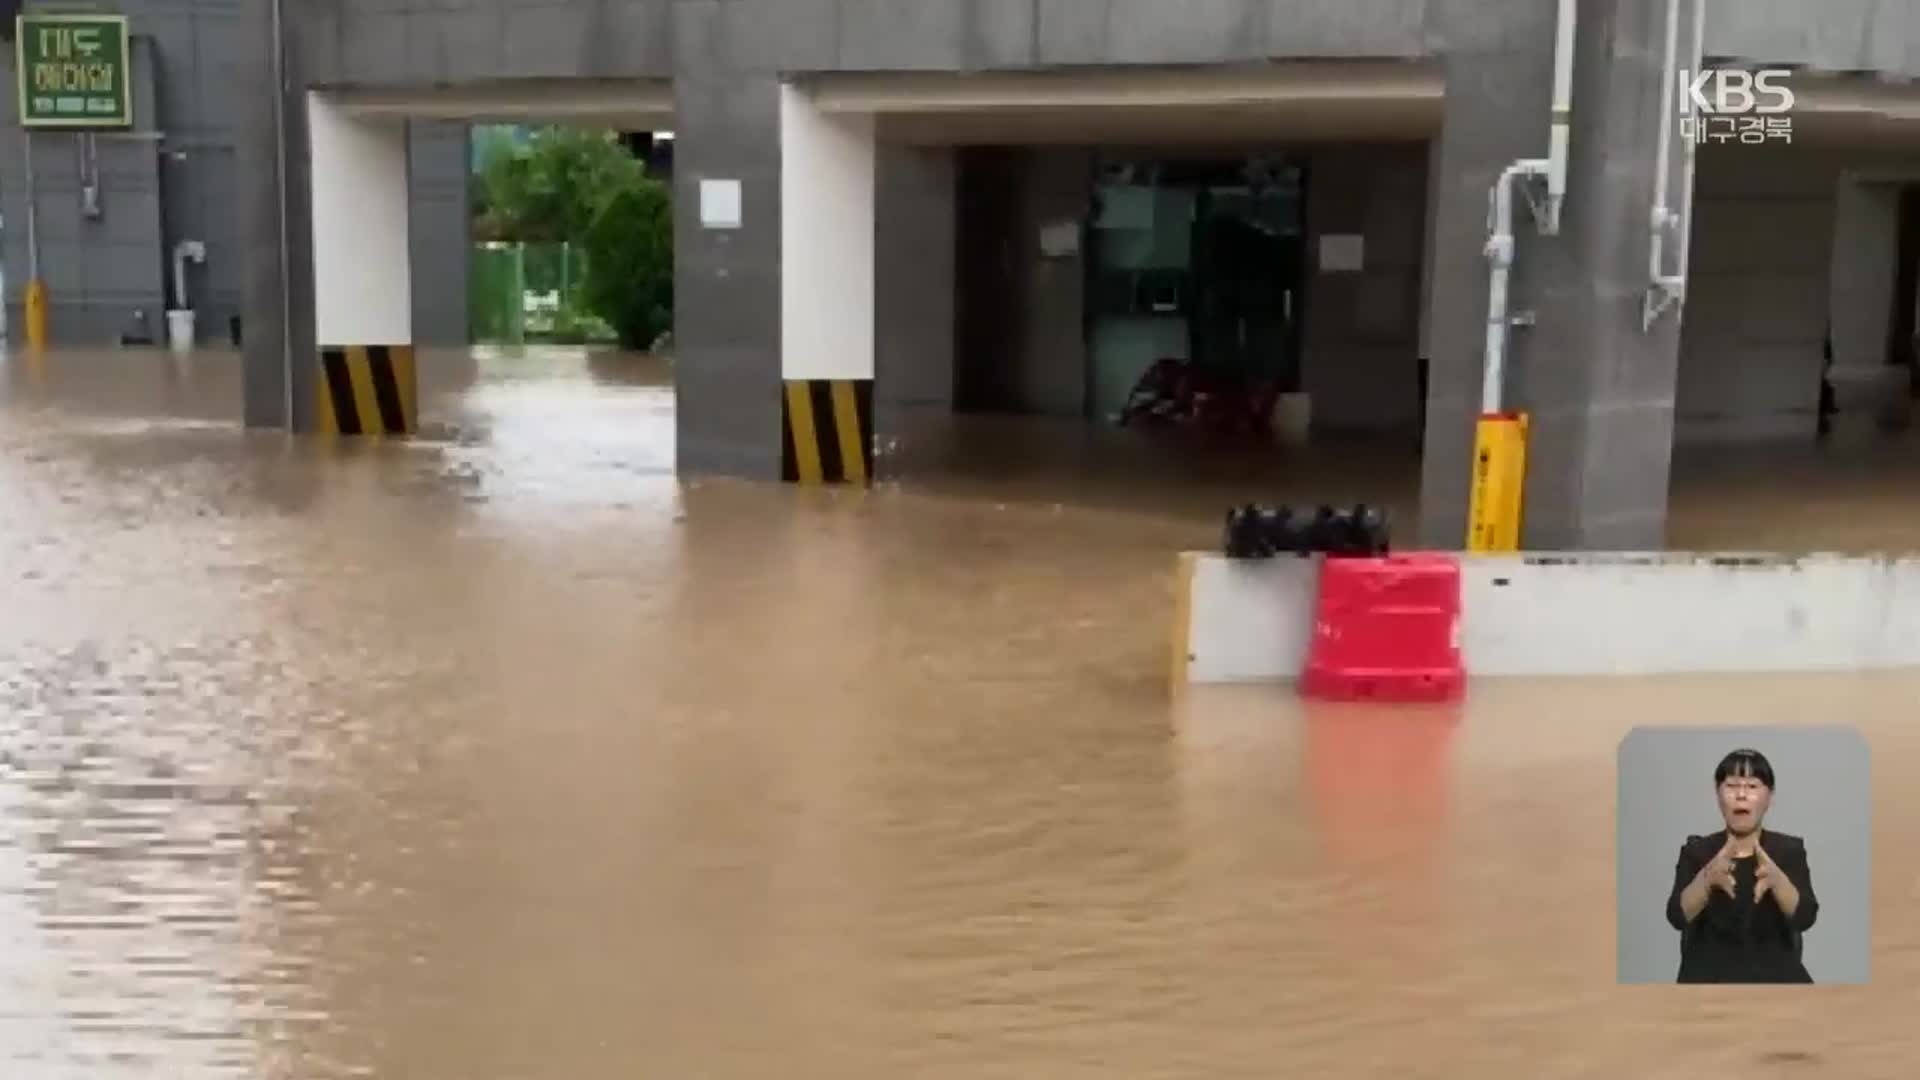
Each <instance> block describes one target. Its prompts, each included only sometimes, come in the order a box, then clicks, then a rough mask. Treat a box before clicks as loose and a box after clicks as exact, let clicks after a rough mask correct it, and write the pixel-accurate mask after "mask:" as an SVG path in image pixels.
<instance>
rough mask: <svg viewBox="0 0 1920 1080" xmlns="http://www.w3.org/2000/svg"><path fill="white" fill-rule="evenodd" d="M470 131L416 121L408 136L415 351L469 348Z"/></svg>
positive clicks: (438, 123) (451, 125)
mask: <svg viewBox="0 0 1920 1080" xmlns="http://www.w3.org/2000/svg"><path fill="white" fill-rule="evenodd" d="M467 131H468V129H467V125H465V124H460V123H442V122H432V121H418V120H416V121H413V122H412V123H410V124H409V125H408V130H407V171H408V177H407V182H408V185H409V186H410V188H411V189H412V200H411V204H410V206H409V216H408V219H407V225H408V229H409V231H410V232H411V234H412V235H411V236H409V237H408V241H409V244H408V246H409V248H410V250H411V254H412V259H411V262H412V264H413V280H412V282H411V284H412V286H413V340H414V344H416V345H437V346H449V345H465V344H466V343H467V330H468V327H467V273H468V260H469V254H468V253H469V251H471V249H472V246H473V224H472V212H471V210H470V203H469V196H468V191H467V186H468V182H469V179H470V177H471V175H472V169H471V160H472V159H471V156H470V154H469V152H468V135H467Z"/></svg>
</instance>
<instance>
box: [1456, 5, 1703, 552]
mask: <svg viewBox="0 0 1920 1080" xmlns="http://www.w3.org/2000/svg"><path fill="white" fill-rule="evenodd" d="M1534 7H1535V5H1523V6H1521V7H1515V8H1509V9H1506V10H1505V15H1506V16H1507V17H1509V18H1510V19H1511V20H1512V23H1511V25H1510V26H1508V27H1507V28H1506V29H1505V32H1504V33H1502V34H1500V35H1496V36H1495V38H1494V40H1493V41H1491V42H1490V43H1489V46H1488V48H1486V49H1485V50H1484V51H1481V52H1478V53H1476V52H1469V51H1462V52H1455V53H1451V54H1450V55H1449V56H1448V58H1447V61H1448V87H1447V92H1448V101H1447V118H1446V123H1447V127H1446V130H1445V131H1444V132H1443V134H1442V137H1441V140H1440V142H1441V147H1440V168H1441V170H1442V172H1443V176H1442V178H1441V181H1440V184H1441V192H1440V199H1439V202H1440V204H1441V205H1440V214H1441V217H1440V220H1439V222H1438V224H1437V228H1436V256H1435V279H1434V287H1433V305H1432V309H1431V311H1430V313H1429V318H1430V325H1431V327H1432V340H1433V345H1434V350H1435V352H1434V357H1433V368H1432V372H1433V378H1432V384H1431V387H1430V391H1429V397H1428V427H1427V435H1426V460H1425V463H1424V471H1423V481H1422V493H1421V495H1422V497H1421V517H1422V529H1421V534H1422V535H1421V539H1422V541H1423V542H1425V543H1428V544H1433V545H1442V546H1447V547H1458V546H1460V545H1461V544H1462V543H1463V542H1464V539H1465V527H1466V506H1467V488H1468V472H1467V469H1468V461H1469V457H1470V454H1471V446H1472V432H1473V417H1474V414H1475V412H1476V411H1477V409H1478V405H1479V400H1478V399H1479V382H1480V372H1481V366H1482V357H1483V348H1484V347H1483V342H1484V336H1485V329H1484V320H1485V313H1486V303H1487V295H1486V293H1487V285H1486V279H1487V274H1486V270H1487V266H1486V261H1485V259H1484V257H1483V256H1482V255H1481V247H1482V245H1483V244H1484V242H1485V236H1486V228H1485V222H1486V200H1487V191H1488V187H1489V185H1490V184H1491V183H1492V181H1493V179H1494V175H1495V174H1496V173H1497V172H1498V170H1499V168H1500V167H1502V166H1504V165H1505V164H1506V162H1507V161H1510V160H1512V159H1514V158H1519V157H1541V156H1544V155H1545V152H1546V124H1547V109H1548V105H1549V95H1550V92H1551V85H1550V77H1551V65H1552V45H1551V36H1552V26H1553V15H1554V12H1553V5H1547V4H1541V5H1537V7H1538V9H1539V11H1538V13H1537V14H1536V13H1535V12H1534V11H1533V10H1532V9H1533V8H1534ZM1682 22H1683V27H1682V34H1683V38H1684V36H1685V33H1686V29H1687V25H1688V24H1689V23H1690V19H1683V20H1682ZM1665 31H1666V20H1665V3H1664V2H1663V0H1583V2H1582V3H1581V5H1580V23H1579V35H1578V45H1577V48H1576V52H1577V57H1576V63H1575V70H1574V102H1573V110H1574V129H1573V147H1572V160H1571V167H1570V176H1569V190H1568V199H1567V204H1566V209H1565V215H1564V218H1563V221H1562V231H1561V234H1560V235H1559V236H1557V237H1552V238H1543V237H1539V236H1537V235H1534V230H1533V226H1532V222H1531V219H1530V217H1528V216H1527V215H1526V214H1525V213H1524V212H1522V214H1521V216H1520V218H1519V220H1518V222H1517V225H1518V226H1519V228H1518V229H1517V230H1516V231H1517V232H1518V233H1519V234H1520V243H1519V245H1518V255H1517V265H1516V273H1515V283H1514V290H1513V309H1514V311H1515V312H1524V311H1532V312H1534V313H1535V314H1536V315H1537V318H1538V320H1539V321H1538V325H1537V326H1536V327H1534V328H1531V329H1516V330H1515V332H1514V335H1513V344H1512V347H1511V350H1510V360H1511V365H1510V370H1509V379H1508V385H1507V399H1508V402H1509V403H1510V406H1511V407H1516V408H1520V409H1524V410H1526V411H1527V412H1529V413H1530V414H1531V415H1532V418H1533V434H1532V440H1531V445H1530V447H1529V453H1528V475H1527V497H1526V519H1525V523H1524V535H1523V543H1524V545H1525V546H1526V547H1528V548H1530V549H1535V550H1564V549H1582V548H1593V549H1647V548H1659V547H1662V546H1664V543H1665V531H1666V510H1667V485H1668V475H1669V467H1670V463H1671V457H1672V444H1673V413H1674V387H1675V376H1676V372H1677V368H1678V362H1679V340H1680V335H1679V326H1680V319H1679V318H1678V316H1677V315H1676V313H1674V312H1672V311H1669V313H1668V314H1667V315H1666V316H1664V317H1663V318H1662V320H1661V321H1660V322H1659V323H1657V324H1656V325H1655V326H1654V327H1653V329H1652V330H1651V331H1643V330H1642V328H1641V309H1642V303H1643V299H1644V296H1645V291H1646V286H1647V284H1648V261H1647V249H1648V230H1647V222H1648V220H1649V215H1650V211H1651V206H1652V192H1653V187H1654V166H1655V160H1656V155H1657V151H1658V146H1657V143H1658V135H1659V124H1660V112H1661V110H1662V109H1677V103H1676V102H1668V101H1664V100H1663V99H1662V96H1661V65H1662V61H1663V58H1664V54H1665ZM1688 44H1689V43H1688V42H1686V41H1685V40H1682V41H1681V43H1680V50H1681V54H1682V55H1685V54H1686V50H1687V48H1688ZM1670 137H1671V138H1672V139H1673V142H1674V153H1673V155H1672V167H1673V172H1672V176H1673V178H1674V179H1673V182H1672V185H1671V188H1670V198H1671V200H1672V202H1673V203H1674V205H1676V206H1677V205H1678V203H1679V202H1680V200H1681V199H1682V198H1683V197H1684V190H1683V185H1682V183H1681V182H1680V179H1679V177H1680V171H1679V166H1680V160H1681V153H1680V150H1681V147H1682V144H1681V142H1680V138H1679V131H1678V124H1677V123H1676V124H1675V125H1674V127H1673V132H1672V135H1671V136H1670ZM1523 205H1524V204H1523ZM1668 250H1669V253H1670V254H1671V253H1672V252H1673V251H1674V248H1673V247H1672V246H1671V245H1670V246H1669V249H1668Z"/></svg>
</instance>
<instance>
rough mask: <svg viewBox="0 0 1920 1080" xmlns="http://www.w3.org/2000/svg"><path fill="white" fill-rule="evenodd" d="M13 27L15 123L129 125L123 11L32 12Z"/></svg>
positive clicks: (28, 125) (39, 125)
mask: <svg viewBox="0 0 1920 1080" xmlns="http://www.w3.org/2000/svg"><path fill="white" fill-rule="evenodd" d="M15 30H16V33H15V34H14V45H13V48H14V70H15V71H17V72H19V73H20V95H19V96H20V126H21V127H26V128H124V127H132V126H133V95H132V93H131V92H129V91H128V89H127V76H128V74H129V71H128V68H129V66H130V65H129V63H128V58H129V56H130V53H129V50H128V48H127V17H126V16H125V15H90V14H79V13H66V12H33V13H28V14H23V15H21V16H19V18H18V21H17V22H16V24H15Z"/></svg>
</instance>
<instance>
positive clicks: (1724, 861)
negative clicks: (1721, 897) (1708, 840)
mask: <svg viewBox="0 0 1920 1080" xmlns="http://www.w3.org/2000/svg"><path fill="white" fill-rule="evenodd" d="M1733 848H1734V843H1733V837H1731V836H1729V837H1727V842H1726V843H1724V844H1722V845H1720V852H1719V854H1717V855H1715V856H1714V857H1713V858H1712V859H1711V860H1709V861H1708V862H1707V865H1705V866H1703V867H1701V868H1700V879H1701V880H1702V881H1704V882H1706V885H1707V889H1708V890H1709V891H1711V890H1713V889H1719V890H1720V891H1721V892H1723V893H1726V894H1727V895H1728V896H1729V897H1731V896H1732V895H1733V894H1734V890H1735V888H1736V886H1735V885H1734V880H1733V854H1734V851H1733Z"/></svg>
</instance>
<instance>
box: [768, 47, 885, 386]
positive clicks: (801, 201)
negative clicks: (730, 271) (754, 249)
mask: <svg viewBox="0 0 1920 1080" xmlns="http://www.w3.org/2000/svg"><path fill="white" fill-rule="evenodd" d="M874 175H875V168H874V123H873V117H872V116H871V115H870V114H863V113H828V112H824V111H822V110H821V109H820V108H819V107H818V106H817V105H816V104H815V103H814V102H813V100H812V99H811V98H810V97H808V95H807V94H806V92H805V91H803V90H801V89H799V88H797V87H795V86H792V85H790V84H788V85H783V86H781V88H780V372H781V377H782V378H784V379H788V380H795V379H871V378H873V367H874V365H873V348H874V322H873V319H874V306H873V290H874V255H873V238H874Z"/></svg>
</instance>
